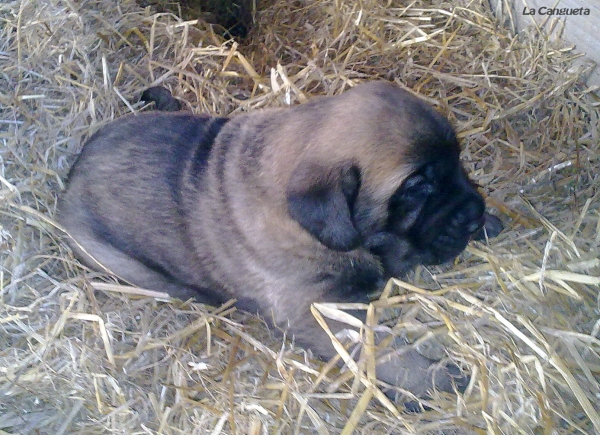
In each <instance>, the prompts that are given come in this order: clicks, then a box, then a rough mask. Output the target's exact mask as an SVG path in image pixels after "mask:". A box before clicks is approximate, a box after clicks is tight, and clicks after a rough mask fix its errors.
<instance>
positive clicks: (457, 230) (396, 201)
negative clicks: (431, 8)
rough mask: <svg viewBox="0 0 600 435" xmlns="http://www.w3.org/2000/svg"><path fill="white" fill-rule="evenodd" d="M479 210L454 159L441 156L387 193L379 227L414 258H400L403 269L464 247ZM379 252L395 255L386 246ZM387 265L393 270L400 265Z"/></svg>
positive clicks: (479, 219) (479, 223)
mask: <svg viewBox="0 0 600 435" xmlns="http://www.w3.org/2000/svg"><path fill="white" fill-rule="evenodd" d="M484 213H485V203H484V200H483V198H482V196H481V195H480V194H479V193H478V192H477V189H476V187H475V185H474V183H473V182H472V181H471V180H469V178H468V177H467V174H466V172H465V170H464V169H463V168H462V166H461V165H460V164H459V162H458V159H456V161H454V162H452V161H448V160H441V159H440V160H437V161H433V162H430V163H426V164H424V165H422V166H421V167H420V168H419V169H417V170H416V171H415V172H414V173H413V174H411V175H410V176H409V177H408V178H407V179H406V180H405V181H404V182H403V183H402V185H401V186H400V188H399V189H398V190H397V191H396V192H395V193H394V194H393V195H392V197H391V198H390V200H389V203H388V219H387V222H386V224H385V229H384V231H385V232H386V233H389V234H391V235H392V238H397V239H400V240H401V241H402V243H404V244H406V243H407V244H408V245H409V248H404V249H409V252H406V253H404V254H407V255H410V256H412V257H413V258H412V259H409V258H405V259H404V262H405V263H408V264H406V266H408V268H410V267H412V266H413V265H414V264H419V263H420V264H439V263H443V262H446V261H449V260H452V259H453V258H454V257H456V256H457V255H458V254H460V253H461V252H462V251H463V250H464V249H465V247H466V246H467V243H468V242H469V240H470V239H471V237H472V236H473V235H474V234H476V233H477V232H479V231H480V230H481V228H482V227H483V225H484ZM397 243H399V242H398V241H397ZM396 249H397V250H398V251H403V249H399V248H398V247H396ZM374 252H377V248H375V249H374ZM380 255H384V256H386V255H387V256H392V257H394V256H395V255H394V252H386V251H385V250H383V252H381V254H380ZM396 255H398V254H396ZM390 260H393V259H389V258H388V259H387V261H384V264H385V263H387V262H389V261H390ZM397 260H398V262H402V260H403V259H402V258H398V259H397ZM389 267H391V268H392V270H393V271H397V270H398V268H399V267H401V266H392V265H390V266H389Z"/></svg>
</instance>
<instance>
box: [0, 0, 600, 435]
mask: <svg viewBox="0 0 600 435" xmlns="http://www.w3.org/2000/svg"><path fill="white" fill-rule="evenodd" d="M271 3H272V4H270V5H269V6H268V7H266V8H263V9H260V8H259V10H258V12H256V14H255V16H254V17H253V20H254V23H255V24H254V27H253V29H252V30H251V32H250V34H249V36H248V38H247V39H244V40H239V41H238V42H234V41H225V40H223V39H222V37H221V36H220V35H219V33H217V32H215V31H213V28H212V27H211V26H210V25H209V24H207V23H206V22H203V21H183V20H181V19H179V18H177V16H175V15H174V14H171V13H161V14H158V15H154V14H153V13H154V12H153V11H152V10H151V9H150V8H146V9H142V8H141V7H140V6H139V5H138V4H136V3H134V2H131V1H128V0H121V1H116V0H88V1H80V2H76V1H73V0H49V1H42V0H21V1H7V2H3V3H1V4H0V20H1V23H2V24H1V26H0V32H1V35H0V140H1V141H2V144H1V145H0V162H1V165H2V166H1V171H0V201H1V203H0V205H1V208H0V225H1V227H0V247H1V249H0V255H1V258H2V263H1V265H2V266H1V269H0V280H1V284H0V285H1V287H0V433H2V434H3V433H21V434H29V433H38V434H46V433H48V434H50V433H51V434H66V433H81V434H99V433H122V434H138V433H139V434H142V433H143V434H147V433H152V434H154V433H156V434H159V433H161V434H162V433H164V434H183V433H186V434H221V433H222V434H234V433H236V434H242V433H243V434H253V435H254V434H256V435H258V434H312V433H315V434H338V433H342V434H350V433H371V434H387V433H394V434H439V433H444V434H458V433H460V434H484V433H489V434H547V435H550V434H592V433H600V381H599V377H600V357H599V353H600V312H599V310H600V300H599V298H598V287H599V285H600V276H599V275H600V260H599V252H600V250H599V245H600V207H599V201H598V187H599V185H600V183H599V175H598V174H599V173H600V171H599V169H600V168H599V167H600V163H599V160H598V155H599V153H600V150H599V143H598V131H599V129H598V122H599V112H598V99H597V97H596V95H595V94H594V93H593V92H592V91H593V90H590V89H587V88H586V87H585V86H584V85H582V84H581V83H582V79H583V78H584V77H585V74H586V69H585V68H581V67H574V66H573V60H574V59H575V58H576V57H577V55H576V54H575V53H573V51H572V50H570V49H569V48H562V47H560V46H558V45H552V44H550V43H548V42H546V40H545V39H544V38H543V36H542V35H539V34H536V33H534V32H531V33H527V32H526V33H524V34H521V35H520V36H518V37H515V36H513V35H511V34H510V33H509V31H508V30H505V28H504V27H503V26H502V25H501V24H500V23H498V22H496V21H494V20H493V19H492V18H491V15H490V14H489V11H488V10H487V2H485V1H466V0H457V1H455V2H453V3H449V2H442V1H434V2H421V1H419V0H416V1H413V2H411V3H404V2H396V1H394V0H390V1H376V0H363V1H361V2H352V1H345V0H335V1H334V0H332V1H321V2H310V1H302V0H298V1H294V2H287V1H283V0H281V1H279V2H271ZM374 78H386V79H390V80H395V81H396V82H398V83H399V84H402V85H404V86H406V87H408V88H411V89H413V90H414V91H416V92H418V93H420V94H421V95H423V96H424V97H426V98H427V99H428V100H429V101H430V102H432V103H433V104H435V105H436V106H437V107H438V109H439V110H441V111H442V112H443V113H445V114H446V115H447V116H449V118H450V119H451V120H452V122H453V123H454V124H455V125H456V127H457V129H458V131H459V132H460V136H461V138H462V141H463V145H464V160H465V162H466V166H467V168H468V170H469V172H470V173H471V175H472V176H473V177H474V178H475V179H476V180H477V181H478V182H479V183H480V184H481V185H482V186H484V187H483V189H484V191H485V193H486V195H487V196H488V202H489V204H490V205H491V207H492V208H493V209H495V211H496V212H497V214H498V215H499V216H500V217H501V218H502V219H503V221H504V222H505V223H506V224H507V229H506V230H505V231H504V232H503V233H502V235H501V236H499V237H498V238H497V239H495V240H493V241H490V242H489V243H487V244H485V243H474V244H471V245H470V246H469V248H468V249H467V251H466V252H465V253H464V254H463V255H462V256H461V257H460V258H459V259H458V260H457V261H456V262H455V264H452V265H446V266H444V267H439V268H437V267H436V268H423V267H421V268H419V269H418V270H416V271H415V272H414V273H413V274H411V275H410V276H408V277H405V278H404V281H396V282H395V283H391V284H390V285H389V286H388V288H387V289H386V291H385V292H384V293H383V295H382V298H381V299H380V300H379V301H378V302H377V303H375V304H374V305H373V306H372V307H371V308H370V309H371V310H372V311H371V314H374V315H373V316H370V317H369V319H370V320H369V321H370V322H372V323H375V322H377V321H379V322H385V323H386V324H387V325H389V326H390V327H393V328H394V330H396V331H397V332H398V334H400V335H402V336H404V337H406V339H407V340H411V341H415V340H424V339H425V338H432V339H433V340H428V342H427V343H423V345H422V346H421V350H422V352H423V353H426V354H431V356H437V357H447V358H450V359H451V360H452V361H454V362H455V363H456V364H458V365H460V366H461V367H462V368H463V369H465V370H467V371H469V372H470V373H471V375H472V377H471V383H470V385H469V387H468V388H467V390H466V391H465V393H464V394H462V395H459V396H454V395H442V394H437V395H435V397H434V398H433V399H432V400H429V401H428V402H427V405H428V406H429V409H428V410H426V411H424V412H422V413H419V414H410V413H407V412H406V411H405V410H404V409H403V408H402V407H395V406H394V405H393V404H391V403H390V402H389V401H387V400H386V399H385V397H384V396H382V395H381V394H379V392H378V390H377V389H376V388H375V387H374V385H373V383H372V382H371V381H372V372H371V370H370V367H371V364H370V363H371V362H372V355H370V354H368V353H365V355H363V357H362V358H361V360H360V362H359V364H358V366H354V367H350V369H348V370H345V371H341V372H340V371H339V370H338V369H337V368H335V364H326V363H323V362H319V361H317V360H315V359H313V358H311V357H310V355H307V354H306V353H305V352H304V351H303V350H302V349H299V348H296V347H294V346H293V345H292V344H291V343H290V342H289V341H282V340H281V339H280V338H277V337H276V336H275V335H274V334H272V332H271V331H269V330H268V328H267V327H266V326H264V324H263V323H262V322H261V321H260V320H259V319H256V318H254V317H252V316H248V315H245V314H243V313H239V312H235V310H234V309H233V308H232V306H230V305H227V306H223V307H218V308H214V307H205V306H202V305H198V304H193V303H190V302H181V301H173V300H169V298H168V297H167V296H166V295H163V294H154V293H149V292H146V291H144V290H142V289H135V288H129V287H123V286H119V285H118V284H117V283H116V282H115V281H114V280H111V278H110V277H106V276H101V275H99V274H97V273H95V272H92V271H90V270H87V269H85V268H83V267H82V266H81V265H80V264H79V263H78V262H77V261H76V260H75V259H74V257H73V255H72V253H71V252H70V251H69V250H68V249H67V248H66V247H65V246H64V245H63V244H61V242H60V235H61V232H60V230H59V229H58V228H56V226H55V224H54V223H53V220H52V219H53V216H54V213H55V205H56V197H57V195H58V194H59V192H60V190H61V189H62V188H63V186H64V180H65V177H66V174H67V171H68V168H69V165H70V164H71V163H72V162H73V160H74V157H75V155H76V154H77V153H78V152H79V150H80V149H81V144H82V142H83V141H84V140H85V139H86V138H87V137H88V136H89V135H90V134H91V133H92V132H94V131H95V130H96V129H97V128H98V127H99V126H100V125H102V124H104V123H106V122H108V121H109V120H111V119H114V118H115V117H118V116H121V115H123V114H125V113H128V112H131V111H136V110H140V109H141V106H140V104H139V103H137V99H138V98H139V95H140V93H141V91H142V90H143V89H145V88H147V87H148V86H150V85H155V84H162V85H165V86H167V87H169V88H170V89H171V90H172V91H173V93H174V94H175V95H176V96H177V97H179V98H181V100H182V101H183V102H184V105H185V106H186V108H187V109H189V110H193V111H195V112H208V113H214V114H221V115H225V114H231V113H237V112H240V111H247V110H254V109H257V108H260V107H267V106H282V105H287V104H296V103H299V102H302V101H304V100H306V99H307V98H309V97H310V96H312V95H318V94H336V93H339V92H341V91H342V90H344V89H346V88H348V87H350V86H352V85H353V84H355V83H358V82H360V81H363V80H368V79H374ZM339 308H340V307H336V306H318V307H316V308H315V314H316V315H317V316H319V315H321V314H322V313H324V314H329V315H333V316H336V315H339V310H338V309H339ZM323 318H324V319H325V321H326V320H327V317H326V316H323ZM242 325H243V326H242ZM340 353H341V354H342V356H343V353H344V351H343V350H341V351H340ZM332 367H334V368H332ZM365 386H366V387H365Z"/></svg>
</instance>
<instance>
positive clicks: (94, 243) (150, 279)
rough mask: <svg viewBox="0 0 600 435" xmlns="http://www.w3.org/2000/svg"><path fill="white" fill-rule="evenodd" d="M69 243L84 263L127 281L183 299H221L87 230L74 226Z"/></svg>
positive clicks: (212, 301) (200, 300) (216, 303)
mask: <svg viewBox="0 0 600 435" xmlns="http://www.w3.org/2000/svg"><path fill="white" fill-rule="evenodd" d="M68 244H69V246H70V247H71V248H72V249H73V251H74V252H75V254H76V255H77V257H78V258H79V259H80V260H81V261H82V262H83V263H84V264H86V265H87V266H89V267H91V268H92V269H94V270H99V271H104V272H106V273H109V274H112V275H115V276H116V277H117V278H119V279H120V280H122V281H125V282H127V283H128V284H132V285H135V286H138V287H141V288H144V289H148V290H154V291H159V292H165V293H168V294H169V295H170V296H172V297H175V298H178V299H181V300H188V299H191V298H193V299H196V300H197V301H198V302H204V303H207V304H211V305H218V304H219V301H216V300H213V299H212V298H211V297H206V298H205V297H203V293H202V292H201V291H199V290H198V289H195V288H192V287H190V286H186V285H185V284H182V283H179V282H176V281H174V280H171V279H169V277H168V276H165V275H164V274H162V273H160V272H157V271H155V270H153V269H152V268H151V267H148V266H147V265H145V264H144V263H142V262H141V261H138V260H136V259H135V258H133V257H131V256H129V255H127V254H126V253H124V252H122V251H120V250H118V249H116V248H115V247H113V246H111V245H110V244H108V243H107V242H105V241H102V240H99V239H98V238H97V237H95V236H94V235H93V234H90V233H88V232H87V231H85V230H81V229H74V230H71V231H70V232H69V233H68Z"/></svg>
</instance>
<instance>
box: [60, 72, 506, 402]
mask: <svg viewBox="0 0 600 435" xmlns="http://www.w3.org/2000/svg"><path fill="white" fill-rule="evenodd" d="M459 153H460V148H459V144H458V142H457V139H456V135H455V133H454V131H453V129H452V127H451V126H450V124H449V123H448V121H447V120H446V119H445V118H444V117H443V116H442V115H440V114H439V113H438V112H436V111H435V110H433V109H432V108H431V107H429V106H428V105H427V104H425V103H424V102H423V101H421V100H420V99H418V98H416V97H414V96H412V95H411V94H410V93H408V92H406V91H404V90H402V89H400V88H398V87H396V86H395V85H393V84H391V83H387V82H370V83H366V84H361V85H358V86H356V87H355V88H354V89H352V90H350V91H348V92H345V93H344V94H342V95H339V96H335V97H322V98H315V99H314V100H312V101H310V102H308V103H306V104H302V105H299V106H295V107H292V108H286V109H270V110H262V111H256V112H252V113H249V114H243V115H238V116H234V117H231V118H216V117H209V116H195V115H192V114H189V113H184V112H177V113H158V112H150V113H143V114H139V115H136V116H133V115H130V116H126V117H124V118H122V119H119V120H117V121H115V122H113V123H111V124H109V125H107V126H105V127H103V128H102V129H100V130H99V131H98V132H97V133H96V134H94V135H93V136H92V137H91V138H90V140H89V141H88V143H87V144H86V145H85V146H84V148H83V151H82V152H81V154H80V156H79V158H78V159H77V161H76V162H75V164H74V166H73V168H72V169H71V172H70V174H69V181H68V188H67V190H66V192H65V193H64V195H63V196H62V199H61V201H60V204H59V215H58V218H59V222H60V223H61V224H62V225H63V227H64V228H65V229H66V230H67V232H68V235H69V237H68V242H69V244H70V246H71V247H72V248H73V250H74V251H75V252H76V254H77V255H78V256H79V258H81V260H83V261H84V262H85V263H86V264H88V265H89V266H91V267H93V268H96V269H100V270H107V269H108V270H110V271H111V272H112V273H114V274H116V275H117V276H118V277H120V278H122V279H124V280H126V281H127V282H130V283H133V284H136V285H138V286H141V287H144V288H149V289H155V290H160V291H166V292H168V293H170V294H171V295H172V296H174V297H179V298H182V299H186V298H189V297H194V298H196V299H197V300H199V301H203V302H207V303H210V304H218V303H221V302H224V301H226V300H229V299H231V298H235V299H237V304H238V306H239V307H240V308H241V309H244V310H247V311H251V312H255V313H259V314H261V315H262V316H264V317H265V318H266V319H268V320H269V321H270V322H271V323H272V324H273V325H275V326H277V327H278V328H282V329H287V330H288V331H289V332H291V333H292V334H293V335H294V336H295V338H296V340H297V341H298V342H300V343H301V344H303V345H305V346H307V347H309V348H311V349H312V350H313V351H315V352H316V353H317V354H319V355H320V356H322V357H324V358H330V357H332V356H333V355H334V353H335V351H334V349H333V347H332V345H331V341H330V339H329V337H328V336H327V335H326V333H325V332H324V331H323V330H322V329H321V328H320V327H319V325H318V324H317V323H316V321H315V319H314V318H313V316H312V315H311V312H310V306H311V304H312V303H314V302H322V301H327V302H368V297H367V295H368V294H369V293H371V292H373V291H374V290H376V289H377V287H378V286H380V285H382V283H384V282H385V280H386V279H387V278H389V277H392V276H400V275H402V274H404V273H405V272H406V271H408V270H410V269H411V268H412V267H414V266H415V265H417V264H437V263H441V262H445V261H448V260H451V259H453V258H454V257H455V256H457V255H458V254H459V253H460V252H461V251H462V250H463V249H464V248H465V246H466V245H467V243H468V241H469V240H470V238H471V237H472V236H473V235H474V234H476V233H478V232H481V231H482V228H483V227H484V221H485V205H484V200H483V198H482V197H481V195H480V194H479V193H478V192H477V189H476V187H475V185H474V184H473V183H472V182H471V181H470V180H469V178H468V176H467V174H466V172H465V170H464V169H463V167H462V166H461V164H460V162H459ZM490 231H492V232H496V230H495V229H494V228H490ZM488 235H491V236H493V235H494V234H488ZM343 327H344V326H343V325H334V326H333V328H334V329H341V328H343ZM334 332H336V331H335V330H334ZM432 364H433V362H432V361H430V360H428V359H426V358H424V357H423V356H421V355H420V354H419V353H417V352H416V351H414V350H410V349H409V350H406V349H400V348H399V349H398V352H397V353H396V354H394V355H392V357H391V358H388V360H387V361H386V362H382V363H381V364H380V365H379V366H378V368H377V370H378V377H379V378H380V379H381V380H383V381H385V382H387V383H389V384H394V385H397V386H400V387H402V388H406V389H409V390H411V391H412V392H413V393H414V394H416V395H424V394H425V393H426V392H427V391H428V390H430V389H431V388H432V387H433V385H434V384H435V386H436V387H437V388H440V389H443V390H448V391H449V390H451V389H452V376H451V375H450V374H449V372H448V370H447V368H442V369H441V370H438V371H434V370H433V365H432Z"/></svg>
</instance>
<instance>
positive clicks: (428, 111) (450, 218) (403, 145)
mask: <svg viewBox="0 0 600 435" xmlns="http://www.w3.org/2000/svg"><path fill="white" fill-rule="evenodd" d="M303 106H304V107H303V108H302V112H301V113H305V114H306V116H310V117H311V118H312V119H313V122H312V124H313V125H311V130H310V131H306V132H305V140H306V143H307V145H306V147H305V149H304V150H303V153H302V155H301V157H300V159H299V162H298V163H297V165H296V167H295V169H294V170H293V171H292V173H291V175H290V178H289V182H288V184H287V189H286V197H287V206H288V211H289V214H290V215H291V217H292V218H293V219H295V220H296V221H297V222H298V223H299V224H300V225H301V226H302V227H303V228H304V229H305V230H306V231H308V232H309V233H310V234H311V235H312V236H313V237H315V238H316V239H318V240H319V241H320V242H321V243H322V244H323V245H325V246H326V247H328V248H329V249H332V250H337V251H349V250H353V249H357V248H361V247H363V248H367V249H371V250H372V251H373V252H374V253H376V254H377V255H380V256H384V257H386V258H384V259H383V260H384V261H383V263H384V266H386V264H387V263H388V262H390V263H393V262H394V261H397V262H399V263H402V264H404V266H405V267H403V266H400V267H399V269H395V270H394V271H396V270H399V271H401V270H404V269H408V268H410V267H412V266H414V265H415V264H416V263H424V264H434V263H441V262H444V261H447V260H450V259H452V258H454V257H455V256H456V255H458V254H459V253H460V252H461V251H462V250H463V249H464V248H465V246H466V245H467V243H468V241H469V239H470V238H471V236H472V235H473V234H475V233H476V232H478V231H479V230H480V229H481V228H482V226H483V224H484V211H485V204H484V201H483V198H482V197H481V195H480V194H479V193H478V192H477V190H476V187H475V185H474V184H473V183H472V182H471V181H470V180H469V178H468V176H467V174H466V172H465V170H464V169H463V167H462V166H461V164H460V161H459V154H460V147H459V144H458V141H457V139H456V135H455V133H454V130H453V129H452V127H451V126H450V124H449V123H448V121H447V120H446V119H445V118H444V117H443V116H442V115H440V114H439V113H438V112H436V111H435V110H434V109H433V108H431V107H430V106H429V105H428V104H426V103H424V102H423V101H422V100H420V99H418V98H416V97H414V96H413V95H411V94H409V93H408V92H406V91H404V90H402V89H400V88H398V87H396V86H394V85H392V84H391V83H385V82H371V83H367V84H363V85H360V86H357V87H356V88H355V89H353V90H351V91H348V92H346V93H344V94H342V95H341V96H338V97H333V98H329V99H321V100H317V101H315V102H314V103H312V104H311V103H309V104H305V105H303ZM300 107H302V106H300ZM309 114H310V115H309ZM299 118H300V119H302V117H299Z"/></svg>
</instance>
